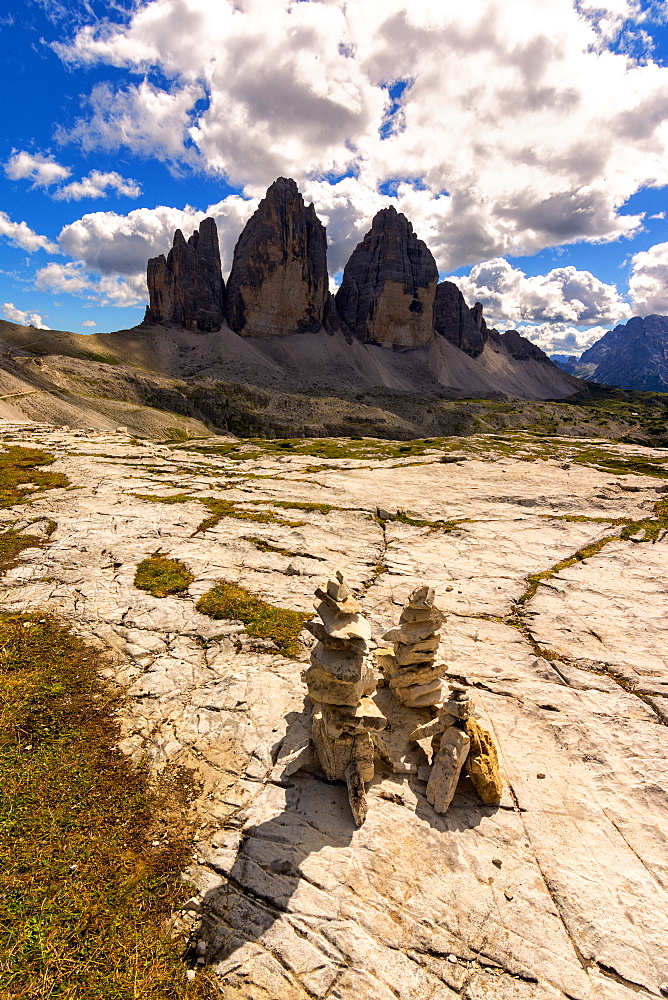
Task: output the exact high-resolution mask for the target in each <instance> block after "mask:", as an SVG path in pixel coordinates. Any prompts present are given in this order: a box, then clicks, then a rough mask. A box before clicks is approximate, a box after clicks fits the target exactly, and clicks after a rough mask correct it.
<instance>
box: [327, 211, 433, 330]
mask: <svg viewBox="0 0 668 1000" xmlns="http://www.w3.org/2000/svg"><path fill="white" fill-rule="evenodd" d="M437 281H438V269H437V267H436V261H435V260H434V258H433V256H432V254H431V251H430V250H429V249H428V247H427V246H426V244H425V243H423V242H422V240H419V239H418V238H417V236H416V235H415V233H414V232H413V227H412V225H411V224H410V222H409V221H408V219H407V218H406V216H405V215H403V214H402V213H400V212H397V210H396V209H395V208H394V207H393V206H390V207H389V208H384V209H382V210H381V211H380V212H378V214H377V215H376V216H375V218H374V220H373V222H372V223H371V229H370V230H369V232H368V233H367V234H366V236H365V237H364V239H363V240H362V242H361V243H359V244H358V245H357V247H356V248H355V250H353V253H352V256H351V258H350V260H349V261H348V263H347V264H346V267H345V270H344V272H343V280H342V282H341V287H340V288H339V290H338V292H337V293H336V306H337V309H338V313H339V316H340V317H341V320H342V321H343V324H344V328H345V329H346V330H347V331H348V332H349V333H350V334H352V335H353V336H354V337H357V338H358V339H359V340H362V341H367V342H370V343H374V344H383V345H385V346H388V347H391V346H403V347H422V346H423V345H425V344H428V343H430V341H431V340H432V339H433V336H434V333H433V303H434V293H435V290H436V283H437Z"/></svg>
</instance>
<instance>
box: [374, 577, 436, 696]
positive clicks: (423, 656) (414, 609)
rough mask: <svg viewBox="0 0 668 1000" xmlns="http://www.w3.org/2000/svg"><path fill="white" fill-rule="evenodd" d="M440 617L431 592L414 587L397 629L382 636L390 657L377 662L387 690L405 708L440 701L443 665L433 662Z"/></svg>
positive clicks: (382, 656) (384, 654) (381, 655)
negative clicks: (388, 688)
mask: <svg viewBox="0 0 668 1000" xmlns="http://www.w3.org/2000/svg"><path fill="white" fill-rule="evenodd" d="M442 622H443V615H442V613H441V612H440V611H439V610H438V608H437V607H435V605H434V590H433V589H432V588H431V587H428V586H421V587H417V588H416V589H415V590H414V591H413V592H412V593H411V594H410V595H409V597H408V603H407V604H406V607H405V608H404V610H403V611H402V612H401V617H400V618H399V625H398V627H397V628H392V629H390V631H389V632H386V633H385V635H384V636H383V639H384V640H385V641H386V642H391V643H393V646H394V653H393V654H391V653H388V652H380V653H378V654H377V659H378V661H379V663H380V665H381V668H382V671H383V674H384V676H385V679H386V681H387V683H388V684H389V687H390V688H391V690H392V691H393V692H394V694H395V695H396V696H397V698H398V699H399V700H400V701H401V702H402V703H403V704H404V705H406V706H407V707H408V708H428V707H431V706H435V705H440V704H441V702H442V701H443V676H444V674H445V673H446V672H447V669H448V668H447V666H446V664H445V663H444V662H443V661H442V660H439V659H438V658H437V653H438V646H439V643H440V641H441V633H440V631H439V628H440V625H441V623H442Z"/></svg>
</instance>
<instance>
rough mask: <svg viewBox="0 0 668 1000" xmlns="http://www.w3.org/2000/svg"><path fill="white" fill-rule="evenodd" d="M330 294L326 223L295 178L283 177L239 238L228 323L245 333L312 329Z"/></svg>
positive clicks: (319, 323) (317, 326)
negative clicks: (305, 197)
mask: <svg viewBox="0 0 668 1000" xmlns="http://www.w3.org/2000/svg"><path fill="white" fill-rule="evenodd" d="M328 299H329V280H328V276H327V238H326V234H325V227H324V226H323V224H322V223H321V222H320V220H319V218H318V216H317V215H316V212H315V209H314V207H313V205H308V206H306V205H304V199H303V198H302V196H301V194H300V193H299V191H298V189H297V185H296V184H295V182H294V181H293V180H290V179H287V178H285V177H279V178H278V180H276V181H274V183H273V184H272V185H271V187H270V188H269V189H268V190H267V194H266V195H265V197H264V198H263V199H262V201H261V202H260V204H259V206H258V208H257V211H256V212H255V213H254V214H253V215H252V216H251V218H250V219H249V220H248V222H247V223H246V226H245V228H244V230H243V232H242V234H241V236H240V237H239V239H238V241H237V245H236V247H235V250H234V262H233V264H232V271H231V273H230V277H229V280H228V283H227V322H228V324H229V326H230V327H231V329H232V330H234V331H235V332H236V333H240V334H241V335H242V336H244V337H274V336H277V337H284V336H287V335H289V334H292V333H311V332H315V331H316V330H319V329H320V328H321V326H322V324H323V317H324V315H325V307H326V304H327V300H328Z"/></svg>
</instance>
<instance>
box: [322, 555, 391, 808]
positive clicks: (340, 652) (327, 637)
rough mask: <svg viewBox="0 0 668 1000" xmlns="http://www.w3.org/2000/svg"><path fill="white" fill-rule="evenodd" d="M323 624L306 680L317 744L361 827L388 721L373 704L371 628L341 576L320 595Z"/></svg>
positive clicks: (325, 766)
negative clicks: (377, 740) (379, 737)
mask: <svg viewBox="0 0 668 1000" xmlns="http://www.w3.org/2000/svg"><path fill="white" fill-rule="evenodd" d="M315 593H316V597H317V598H318V603H317V604H316V611H317V613H318V616H319V618H320V621H318V620H314V621H312V622H309V623H307V625H306V628H307V629H308V630H309V632H311V634H312V635H314V636H315V638H316V639H317V640H318V641H317V642H316V644H315V646H314V647H313V649H312V650H311V666H310V667H309V668H308V669H307V670H306V671H305V672H304V674H303V678H304V681H305V682H306V685H307V687H308V693H309V697H310V699H311V701H312V703H313V715H312V731H311V739H312V743H313V746H314V747H315V750H316V753H317V755H318V760H319V762H320V766H321V767H322V770H323V771H324V773H325V775H326V777H327V778H328V780H329V781H345V782H346V784H347V786H348V798H349V800H350V808H351V809H352V813H353V816H354V818H355V822H356V824H357V826H361V825H362V823H363V822H364V820H365V818H366V813H367V800H366V791H365V787H364V786H365V783H368V782H369V781H371V779H372V778H373V776H374V770H375V768H374V735H375V734H377V733H379V732H380V730H382V729H384V728H385V726H386V725H387V719H386V718H385V716H384V715H383V713H382V712H381V711H380V709H379V708H378V706H377V705H376V704H375V703H374V702H373V701H372V700H371V697H370V695H372V694H373V693H374V691H375V689H376V672H375V669H374V663H373V658H372V656H371V652H370V647H369V640H370V639H371V626H370V625H369V623H368V622H367V620H366V618H364V617H363V615H362V614H361V611H362V608H361V605H360V604H359V602H358V601H357V600H356V598H355V597H353V595H352V593H351V591H350V588H349V586H348V584H347V583H346V581H345V580H344V578H343V576H342V574H341V573H339V572H337V573H336V578H335V579H333V580H330V581H329V582H328V584H327V590H321V589H318V590H316V592H315Z"/></svg>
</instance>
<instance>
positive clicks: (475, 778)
mask: <svg viewBox="0 0 668 1000" xmlns="http://www.w3.org/2000/svg"><path fill="white" fill-rule="evenodd" d="M471 708H472V703H471V698H470V696H469V693H468V691H467V689H466V688H465V687H464V686H463V685H461V684H453V685H452V687H451V690H450V696H449V698H448V700H447V701H446V702H445V703H444V704H443V707H442V709H441V711H440V713H439V715H438V717H437V718H436V719H432V721H431V722H428V723H426V724H425V725H424V726H419V727H418V729H416V730H415V732H414V733H413V734H412V735H411V740H412V741H413V742H415V743H421V744H422V745H423V746H424V743H423V741H424V740H427V739H429V738H431V746H432V752H433V762H432V767H431V771H430V773H429V779H428V781H427V800H428V801H429V802H430V803H431V805H432V806H433V807H434V809H435V810H436V812H438V813H444V812H446V811H447V809H448V806H449V805H450V803H451V802H452V799H453V797H454V794H455V791H456V790H457V783H458V781H459V777H460V775H461V773H462V771H463V770H464V768H465V769H466V774H467V775H468V777H469V778H470V780H471V783H472V785H473V787H474V788H475V790H476V792H477V794H478V797H479V798H480V800H481V801H482V802H483V803H484V804H485V805H497V804H498V803H499V802H500V801H501V792H502V788H503V786H502V782H501V776H500V774H499V761H498V757H497V753H496V747H495V746H494V741H493V739H492V737H491V734H490V733H489V732H488V731H487V730H486V729H483V727H482V726H481V725H480V723H478V722H477V721H476V720H475V719H474V718H473V717H472V715H471Z"/></svg>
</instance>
